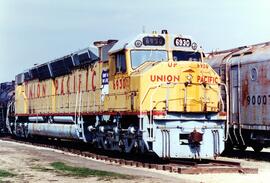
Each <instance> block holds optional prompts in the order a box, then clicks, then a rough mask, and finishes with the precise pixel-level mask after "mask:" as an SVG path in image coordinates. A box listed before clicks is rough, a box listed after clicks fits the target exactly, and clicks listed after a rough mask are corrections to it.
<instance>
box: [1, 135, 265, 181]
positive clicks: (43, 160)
mask: <svg viewBox="0 0 270 183" xmlns="http://www.w3.org/2000/svg"><path fill="white" fill-rule="evenodd" d="M268 151H269V150H268ZM268 151H267V150H266V152H265V153H269V154H270V151H269V152H268ZM221 159H222V160H232V159H231V158H221ZM57 161H60V162H64V163H66V164H67V165H71V166H77V167H86V168H91V169H95V170H103V171H111V172H116V173H121V174H126V175H130V176H132V178H131V179H129V180H126V179H113V180H100V179H99V178H98V177H87V178H78V177H72V176H66V175H63V174H59V173H58V172H56V171H53V169H52V167H51V166H50V163H53V162H57ZM237 161H241V163H242V165H244V166H248V167H257V168H259V173H258V174H238V173H236V174H199V175H181V174H176V173H169V172H164V171H158V170H153V169H144V168H134V167H126V166H120V165H116V164H110V163H108V162H104V161H99V160H98V161H97V160H92V159H89V158H85V157H79V156H76V155H71V154H68V153H63V152H62V151H58V150H51V149H47V148H41V147H34V146H31V145H25V144H18V143H15V142H6V141H1V140H0V169H1V170H7V171H8V172H11V173H14V174H16V176H14V177H7V178H0V182H1V181H3V182H25V183H26V182H30V183H34V182H68V183H70V182H80V183H83V182H120V183H121V182H123V183H124V182H129V183H139V182H146V183H150V182H151V183H152V182H153V183H162V182H181V183H185V182H207V183H208V182H209V183H214V182H218V183H225V182H234V183H238V182H239V183H242V182H243V183H247V182H256V183H259V182H269V180H270V159H269V161H268V162H267V161H254V160H245V159H241V160H237Z"/></svg>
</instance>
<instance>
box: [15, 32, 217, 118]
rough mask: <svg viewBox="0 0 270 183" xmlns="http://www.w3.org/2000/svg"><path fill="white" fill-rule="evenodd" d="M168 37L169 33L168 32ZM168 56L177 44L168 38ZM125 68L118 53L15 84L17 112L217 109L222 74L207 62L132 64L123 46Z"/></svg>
mask: <svg viewBox="0 0 270 183" xmlns="http://www.w3.org/2000/svg"><path fill="white" fill-rule="evenodd" d="M166 40H169V36H166ZM166 45H167V46H166V49H167V51H168V55H169V58H172V50H171V48H170V47H169V43H166ZM120 51H124V53H125V58H126V72H124V73H116V68H115V53H113V54H111V55H110V56H109V62H104V63H103V62H95V63H94V64H92V65H89V66H87V67H83V68H77V69H75V70H73V71H72V73H71V74H69V75H64V76H60V77H56V78H54V79H47V80H44V81H38V80H33V81H28V82H27V83H23V84H22V85H17V86H16V105H15V107H16V112H17V113H18V114H25V115H28V114H29V113H30V114H31V115H39V114H54V113H63V114H76V115H81V114H82V113H97V112H98V113H101V112H137V113H139V112H146V111H147V112H149V111H168V112H217V111H218V110H219V108H218V107H219V100H220V90H219V82H220V78H219V76H218V75H217V74H216V73H215V71H214V70H213V69H212V68H211V67H210V66H209V65H208V64H207V63H201V62H191V61H179V62H176V61H173V60H171V59H170V60H167V61H162V62H145V63H143V64H142V65H141V66H139V67H138V68H136V69H132V67H131V60H130V51H131V50H130V49H123V50H120ZM107 69H109V91H108V92H107V94H106V95H105V96H102V91H103V90H104V86H103V85H102V70H107Z"/></svg>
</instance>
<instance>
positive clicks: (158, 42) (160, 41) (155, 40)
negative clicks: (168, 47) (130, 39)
mask: <svg viewBox="0 0 270 183" xmlns="http://www.w3.org/2000/svg"><path fill="white" fill-rule="evenodd" d="M164 44H165V39H164V38H163V37H161V36H159V37H150V36H147V37H144V38H143V45H145V46H163V45H164Z"/></svg>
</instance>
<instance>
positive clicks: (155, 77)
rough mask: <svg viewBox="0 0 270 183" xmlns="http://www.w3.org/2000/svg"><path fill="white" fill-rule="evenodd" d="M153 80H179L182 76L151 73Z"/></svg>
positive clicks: (151, 79)
mask: <svg viewBox="0 0 270 183" xmlns="http://www.w3.org/2000/svg"><path fill="white" fill-rule="evenodd" d="M150 81H151V82H179V81H180V76H176V75H150Z"/></svg>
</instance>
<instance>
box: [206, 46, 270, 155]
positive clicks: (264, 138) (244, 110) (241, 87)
mask: <svg viewBox="0 0 270 183" xmlns="http://www.w3.org/2000/svg"><path fill="white" fill-rule="evenodd" d="M207 62H208V63H209V64H210V65H212V66H213V68H215V69H216V71H217V72H218V73H220V75H223V77H221V78H222V79H223V82H226V78H227V87H228V91H229V95H230V98H229V99H230V100H229V108H228V110H227V112H229V114H230V118H229V121H230V134H229V139H228V146H231V147H233V146H235V147H237V148H239V149H242V150H244V149H245V148H246V147H247V146H251V147H253V149H254V150H255V151H261V150H262V149H263V148H264V147H269V146H270V136H269V130H270V118H269V110H270V108H269V105H268V103H269V92H270V88H269V86H270V85H269V84H270V75H269V69H270V68H269V62H270V47H269V43H263V44H258V45H251V46H246V47H241V48H236V49H232V50H227V51H221V53H216V54H215V53H214V54H210V56H209V58H208V60H207ZM227 102H228V101H227ZM231 147H230V148H231Z"/></svg>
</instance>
